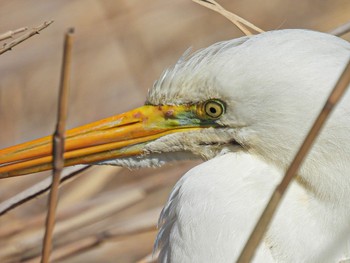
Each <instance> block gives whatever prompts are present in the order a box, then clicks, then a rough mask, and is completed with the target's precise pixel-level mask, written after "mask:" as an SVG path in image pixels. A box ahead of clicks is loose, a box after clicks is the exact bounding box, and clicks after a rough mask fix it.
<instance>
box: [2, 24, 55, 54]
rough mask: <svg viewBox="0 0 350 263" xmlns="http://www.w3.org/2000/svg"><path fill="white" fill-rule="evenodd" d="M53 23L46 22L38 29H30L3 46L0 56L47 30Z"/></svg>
mask: <svg viewBox="0 0 350 263" xmlns="http://www.w3.org/2000/svg"><path fill="white" fill-rule="evenodd" d="M52 23H53V21H46V22H44V23H43V24H41V25H40V26H38V27H34V28H32V30H31V31H30V32H28V33H26V34H23V35H22V36H19V37H18V38H15V39H14V40H13V41H12V42H10V43H8V44H4V45H3V47H2V48H1V49H0V55H1V54H3V53H5V52H7V51H9V50H11V49H12V48H13V47H15V46H17V45H18V44H20V43H22V42H23V41H25V40H27V39H28V38H30V37H32V36H34V35H36V34H39V32H40V31H41V30H43V29H45V28H47V27H48V26H49V25H51V24H52Z"/></svg>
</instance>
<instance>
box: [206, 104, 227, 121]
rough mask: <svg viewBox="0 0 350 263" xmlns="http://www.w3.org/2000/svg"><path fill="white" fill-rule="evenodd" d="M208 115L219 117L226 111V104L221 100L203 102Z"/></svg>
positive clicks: (212, 117) (214, 117)
mask: <svg viewBox="0 0 350 263" xmlns="http://www.w3.org/2000/svg"><path fill="white" fill-rule="evenodd" d="M203 111H204V113H205V116H206V117H209V118H211V119H217V118H219V117H220V116H221V115H222V114H224V112H225V105H224V104H223V103H222V102H221V101H219V100H208V101H206V102H204V104H203Z"/></svg>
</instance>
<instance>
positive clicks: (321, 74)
mask: <svg viewBox="0 0 350 263" xmlns="http://www.w3.org/2000/svg"><path fill="white" fill-rule="evenodd" d="M349 58H350V45H349V43H348V42H346V41H344V40H341V39H339V38H337V37H334V36H330V35H327V34H323V33H318V32H312V31H305V30H281V31H273V32H267V33H264V34H260V35H257V36H253V37H244V38H241V39H236V40H232V41H227V42H222V43H218V44H215V45H213V46H211V47H209V48H207V49H203V50H201V51H199V52H197V53H195V54H194V55H193V56H191V57H190V58H188V59H186V58H183V59H181V60H180V61H179V63H178V64H177V65H176V66H175V67H174V68H172V69H169V70H168V71H166V72H165V73H164V75H163V77H162V78H161V80H160V81H159V82H157V83H156V84H155V87H154V88H153V89H152V90H151V91H150V93H149V97H148V101H149V102H150V103H151V104H155V105H157V104H182V103H193V102H196V101H205V100H207V99H210V98H218V99H221V100H222V101H224V102H225V103H227V110H226V114H224V115H223V116H222V118H220V120H219V121H218V122H220V123H221V124H223V125H225V126H227V128H226V129H221V131H220V133H221V135H220V136H218V131H216V130H215V129H208V130H203V131H202V132H201V133H198V132H192V133H186V134H173V135H169V136H165V137H163V138H161V139H159V140H157V141H155V142H153V143H150V144H148V145H147V146H146V148H147V149H148V151H149V152H150V153H158V152H162V153H164V152H170V153H171V152H179V151H183V150H185V151H191V152H192V153H195V154H197V155H201V156H202V157H204V158H206V159H210V158H212V157H213V156H219V155H222V154H223V156H221V157H215V158H214V159H213V160H210V161H208V162H206V163H204V164H202V165H200V166H197V167H196V168H194V169H192V170H191V171H190V172H189V173H188V174H186V175H185V176H184V177H183V178H182V179H181V180H180V181H179V182H178V183H177V185H176V186H175V188H174V189H173V192H172V194H171V196H170V198H169V200H168V203H167V204H166V206H165V208H164V211H163V213H162V215H161V219H160V225H161V229H160V233H159V235H158V239H157V245H156V247H157V248H160V250H161V254H160V255H161V256H160V258H161V262H234V260H235V259H236V258H237V256H238V255H239V252H240V250H241V248H242V247H243V245H244V242H245V240H246V239H247V237H248V235H249V233H250V231H251V230H252V228H253V225H254V224H255V222H256V221H257V218H258V216H259V215H260V213H261V212H262V210H263V208H264V205H265V204H266V202H267V200H268V199H269V196H270V194H271V191H272V189H273V187H274V186H275V185H276V183H277V182H278V181H279V179H280V177H281V173H282V171H284V170H285V169H286V168H287V167H288V165H289V163H290V162H291V160H292V157H293V156H294V154H295V152H296V150H297V149H298V147H299V146H300V144H301V142H302V139H303V138H304V137H305V135H306V133H307V131H308V129H309V128H310V126H311V124H312V122H313V121H314V119H315V118H316V116H317V113H318V112H319V111H320V109H321V108H322V106H323V103H324V102H325V100H326V98H327V95H328V94H329V93H330V91H331V89H332V88H333V87H334V84H335V83H336V81H337V79H338V78H339V76H340V74H341V72H342V70H343V69H344V67H345V64H346V62H347V61H348V59H349ZM349 105H350V96H349V93H348V94H346V95H345V97H344V99H343V100H342V102H341V103H340V105H339V106H338V107H337V109H336V110H335V112H334V113H333V114H332V116H331V119H330V120H329V121H328V123H327V125H326V127H325V128H324V131H323V132H322V134H321V135H320V137H319V138H318V139H317V143H316V145H315V146H314V147H313V149H312V151H311V153H310V154H309V156H308V159H307V161H306V162H305V164H304V165H303V166H302V168H301V170H300V172H299V174H298V178H297V180H296V182H294V183H293V184H292V186H291V189H290V190H289V192H288V194H287V197H286V199H285V200H284V202H283V203H282V205H281V209H280V210H279V211H278V213H277V216H276V218H275V219H274V221H273V223H272V225H271V227H270V229H269V231H268V233H267V235H266V237H265V238H264V241H263V244H262V245H261V247H260V250H259V252H258V254H257V256H256V258H255V262H338V261H339V260H341V259H343V258H346V257H348V256H349V254H348V253H349V251H348V248H347V243H348V239H349V234H350V224H349V222H350V205H349V204H350V203H349V200H348V193H349V191H350V179H349V176H350V139H349V134H350V110H349ZM216 136H218V137H219V139H218V138H216ZM233 140H234V141H236V142H238V143H239V144H240V146H241V147H237V145H234V146H232V145H231V144H230V143H229V142H230V141H231V142H232V141H233ZM198 141H201V143H197V142H198ZM210 142H211V143H210ZM213 142H214V143H213ZM170 155H171V154H170ZM145 158H147V156H145ZM160 158H161V159H166V158H167V155H166V154H165V155H164V154H162V156H161V157H160ZM134 162H137V159H132V163H134ZM132 163H131V164H130V165H131V166H132ZM278 169H279V170H280V171H277V170H278Z"/></svg>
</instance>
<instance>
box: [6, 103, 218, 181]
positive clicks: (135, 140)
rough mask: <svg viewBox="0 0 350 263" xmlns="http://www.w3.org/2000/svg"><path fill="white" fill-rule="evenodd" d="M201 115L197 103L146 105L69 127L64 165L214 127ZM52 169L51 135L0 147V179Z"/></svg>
mask: <svg viewBox="0 0 350 263" xmlns="http://www.w3.org/2000/svg"><path fill="white" fill-rule="evenodd" d="M200 116H201V109H200V107H199V106H198V105H180V106H168V105H165V106H151V105H145V106H143V107H140V108H137V109H134V110H131V111H129V112H126V113H123V114H120V115H117V116H113V117H110V118H106V119H103V120H100V121H97V122H94V123H91V124H87V125H84V126H81V127H78V128H74V129H71V130H68V131H67V132H66V141H65V153H64V160H65V162H64V164H65V166H71V165H76V164H91V163H96V162H101V161H104V160H110V159H117V158H123V157H128V156H135V155H141V154H143V146H144V145H145V144H147V143H148V142H150V141H153V140H156V139H157V138H160V137H162V136H164V135H167V134H171V133H175V132H184V131H193V130H198V129H201V128H205V127H210V126H216V124H215V122H214V121H210V120H206V119H204V118H201V117H200ZM130 146H132V147H130ZM51 168H52V136H47V137H44V138H40V139H37V140H33V141H30V142H26V143H23V144H19V145H16V146H12V147H9V148H6V149H2V150H0V178H6V177H11V176H18V175H24V174H29V173H35V172H40V171H45V170H50V169H51Z"/></svg>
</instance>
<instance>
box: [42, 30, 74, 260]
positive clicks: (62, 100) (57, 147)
mask: <svg viewBox="0 0 350 263" xmlns="http://www.w3.org/2000/svg"><path fill="white" fill-rule="evenodd" d="M73 32H74V30H73V29H69V30H68V32H67V33H66V35H65V42H64V53H63V63H62V71H61V83H60V92H59V103H58V116H57V124H56V130H55V133H54V135H53V142H52V143H53V152H52V154H53V175H52V185H51V191H50V194H49V202H48V203H49V205H48V206H49V207H48V213H47V218H46V228H45V236H44V241H43V251H42V257H41V262H43V263H47V262H49V258H50V254H51V246H52V245H51V239H52V232H53V228H54V226H55V217H56V207H57V201H58V186H59V184H60V177H61V172H62V170H63V167H64V159H63V153H64V133H65V126H66V116H67V108H68V106H67V105H68V88H69V79H70V71H71V57H72V44H73V36H72V35H73Z"/></svg>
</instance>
